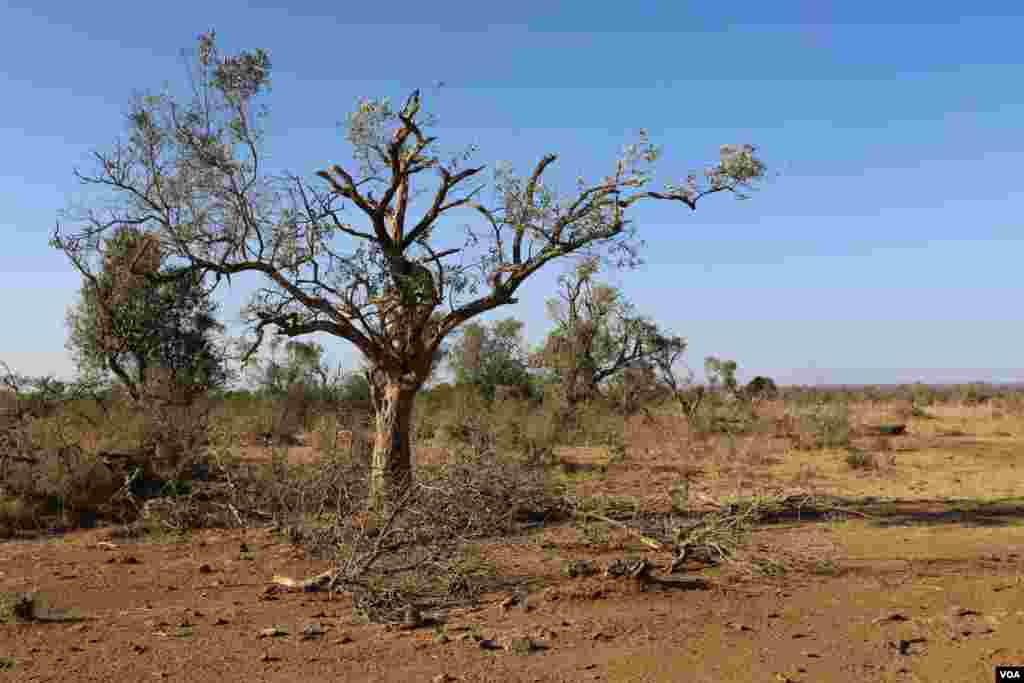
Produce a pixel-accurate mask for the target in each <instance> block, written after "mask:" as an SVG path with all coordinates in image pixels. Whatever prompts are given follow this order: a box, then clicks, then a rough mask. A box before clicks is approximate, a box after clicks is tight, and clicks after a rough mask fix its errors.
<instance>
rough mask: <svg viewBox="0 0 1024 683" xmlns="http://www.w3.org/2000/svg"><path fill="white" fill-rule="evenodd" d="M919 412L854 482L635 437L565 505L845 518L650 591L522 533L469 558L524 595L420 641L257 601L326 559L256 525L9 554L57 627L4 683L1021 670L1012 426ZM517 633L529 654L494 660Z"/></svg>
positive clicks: (16, 655) (854, 675) (105, 535)
mask: <svg viewBox="0 0 1024 683" xmlns="http://www.w3.org/2000/svg"><path fill="white" fill-rule="evenodd" d="M880 411H881V412H880ZM933 414H934V416H935V419H911V420H909V421H907V422H908V434H907V435H905V436H898V437H892V438H891V439H887V440H885V442H884V443H882V442H881V441H878V440H874V441H866V442H865V444H864V447H865V448H866V449H869V450H872V451H873V452H874V451H877V457H878V462H879V464H878V467H877V468H876V469H869V470H854V469H851V468H850V467H849V466H848V465H847V464H846V462H845V460H844V457H843V454H842V453H840V452H838V451H835V452H832V451H795V450H790V449H788V448H787V447H786V446H785V444H783V443H781V442H778V443H777V442H775V441H774V440H772V439H768V438H764V437H751V438H745V437H744V438H740V439H737V440H736V441H735V442H732V443H730V444H727V445H722V444H719V445H717V446H715V447H714V448H711V449H709V450H705V451H699V450H697V451H694V452H693V453H690V454H689V455H688V456H686V457H685V458H683V457H682V456H680V455H679V454H678V453H673V452H671V450H670V449H668V448H667V447H666V446H665V444H667V443H670V442H671V439H670V438H668V436H666V434H664V433H661V432H656V430H654V429H653V428H651V427H645V426H642V425H639V424H638V425H632V424H631V425H630V428H631V430H632V432H631V437H630V448H629V450H628V451H627V455H626V458H625V459H624V460H622V461H621V462H618V463H615V464H611V465H609V466H608V468H607V470H606V471H603V472H602V471H600V470H595V471H587V470H585V471H583V472H577V473H575V474H572V475H567V477H569V479H570V481H571V483H572V485H574V486H575V487H576V488H577V489H578V491H579V492H581V493H587V494H597V493H605V494H608V495H619V496H632V497H633V498H634V499H635V501H636V502H637V504H638V505H640V506H642V507H645V508H649V509H657V508H660V507H663V506H664V505H665V504H666V501H668V500H669V490H670V489H671V488H672V487H673V486H675V485H678V483H679V481H680V480H681V479H682V478H684V477H685V476H687V475H689V476H690V477H691V485H690V497H691V499H692V500H697V501H699V500H702V499H703V497H705V496H706V497H711V498H717V499H721V498H722V497H725V496H730V495H740V496H746V495H752V494H753V493H756V492H758V491H766V490H772V491H793V492H805V493H806V492H810V493H813V494H814V495H818V496H842V497H843V498H844V500H845V502H843V503H842V504H841V505H840V507H841V508H842V510H841V511H840V512H839V513H837V514H831V515H829V516H827V517H822V516H820V515H808V516H807V517H806V518H803V517H802V518H800V519H795V518H790V519H785V520H781V521H778V522H776V523H773V524H768V525H764V526H761V527H759V528H758V529H757V530H756V531H755V532H754V533H753V535H752V536H751V538H750V539H749V542H748V543H747V544H746V546H745V550H744V552H746V553H749V554H753V555H759V556H762V557H767V558H772V559H774V560H777V561H778V562H779V563H780V565H779V566H778V571H776V572H762V573H756V574H753V573H750V572H749V571H741V570H740V568H739V567H734V566H732V565H730V564H728V563H727V564H724V565H722V566H720V567H715V568H710V569H705V570H694V571H691V572H689V573H684V574H682V575H679V576H678V577H677V578H674V579H672V580H666V581H664V582H654V583H648V584H641V583H638V582H636V581H633V580H630V579H625V580H623V579H615V578H604V577H602V576H597V577H588V578H569V577H567V576H566V575H565V573H564V571H563V569H564V566H565V562H566V560H570V559H591V560H603V559H606V558H611V557H615V556H621V555H622V553H623V552H624V551H627V550H628V551H630V552H642V550H643V546H636V544H634V542H633V541H632V540H631V538H630V537H628V536H626V535H623V534H622V533H620V532H619V531H617V530H615V529H606V530H605V531H604V532H603V536H600V537H599V538H595V537H594V536H593V535H590V536H587V535H585V534H583V533H581V531H580V529H579V528H578V527H577V526H574V525H572V524H562V525H555V526H550V527H545V528H539V529H534V530H532V531H530V532H529V533H526V534H524V535H522V536H520V537H517V538H513V539H501V541H500V542H498V541H494V542H490V543H488V544H486V545H485V547H484V548H483V550H482V552H483V554H485V555H486V556H487V558H488V559H489V560H491V561H492V562H494V564H495V566H496V567H497V571H498V573H499V574H501V575H502V576H503V577H506V578H512V579H515V578H517V577H518V578H520V579H522V581H521V582H520V584H521V585H525V586H529V591H528V593H527V594H520V595H518V596H517V597H518V600H517V601H515V604H510V603H511V601H508V600H507V598H509V597H512V594H511V593H509V592H499V593H494V594H489V595H488V596H486V599H485V600H484V601H482V603H481V604H480V605H479V606H478V607H476V608H473V609H471V610H457V611H454V612H451V613H448V614H447V615H446V616H445V617H444V623H443V624H441V623H436V624H434V625H427V626H423V627H420V628H413V629H406V628H402V627H399V626H393V625H387V626H384V625H374V624H365V623H360V622H359V621H358V620H357V619H356V617H355V616H354V613H353V611H352V609H351V605H350V602H349V600H348V599H347V598H345V597H339V596H335V597H334V598H333V599H331V598H329V597H328V596H327V595H326V594H323V593H301V592H276V591H273V590H268V586H270V583H269V582H270V577H272V576H273V575H275V574H284V575H288V576H295V577H305V576H309V575H311V574H315V573H317V572H320V571H322V570H323V569H325V568H326V567H325V565H324V564H323V563H314V562H309V561H306V560H304V559H302V558H301V556H300V555H299V554H298V551H296V550H295V549H294V548H293V547H292V546H290V545H289V544H288V543H287V542H286V541H285V540H284V539H283V538H281V537H280V536H275V535H273V534H272V533H270V531H269V530H252V531H247V532H242V531H220V530H218V531H197V532H194V533H192V534H191V535H190V536H188V537H185V538H184V539H182V538H178V537H174V536H166V537H151V538H144V539H142V540H124V539H111V538H110V532H109V530H106V529H94V530H88V531H78V532H73V533H68V534H66V535H63V536H55V537H49V538H45V539H35V540H11V541H6V542H2V543H0V592H4V593H10V592H15V591H36V592H37V593H38V595H41V596H43V597H44V598H45V599H46V601H47V602H48V603H49V604H50V605H51V606H52V607H53V609H54V615H55V618H54V620H53V621H35V622H32V623H6V624H0V680H12V681H13V680H17V681H104V682H107V681H147V680H168V681H190V682H193V683H194V682H196V681H207V680H210V681H214V680H215V681H225V682H226V681H328V680H330V681H337V680H342V681H496V682H497V681H691V682H699V681H707V682H717V681H722V682H726V681H801V682H802V681H807V682H810V681H814V682H817V683H822V682H828V681H844V682H845V681H936V682H940V681H941V682H946V681H951V682H969V681H991V680H994V674H993V671H994V667H995V666H996V665H999V664H1004V665H1005V664H1016V665H1024V582H1022V579H1021V577H1022V574H1024V525H1022V524H1021V520H1022V514H1024V466H1022V467H1018V466H1017V465H1018V463H1019V462H1024V459H1022V456H1024V420H1021V419H1020V418H1014V417H1007V416H1004V415H1001V414H999V413H998V412H996V411H993V410H991V409H986V408H983V407H982V408H976V409H974V408H957V409H952V408H950V409H935V410H934V411H933ZM885 419H887V416H886V415H885V414H884V411H882V409H875V408H872V407H870V406H867V407H864V408H863V410H862V411H861V413H860V414H858V415H857V420H859V421H860V422H862V423H870V422H880V421H884V420H885ZM243 543H244V544H245V546H246V548H245V550H246V552H241V551H242V548H241V545H242V544H243ZM650 559H651V561H652V562H654V563H655V564H656V565H659V564H660V565H664V564H665V562H664V560H665V558H663V557H658V556H657V553H653V552H652V553H650ZM655 573H656V574H657V571H656V572H655ZM61 610H68V611H69V613H70V614H71V615H73V616H75V617H76V618H75V619H72V620H65V619H61V618H59V617H60V615H61V614H62V612H61ZM273 627H277V629H278V630H277V631H276V632H275V633H276V634H275V635H266V633H268V632H266V631H265V630H266V629H271V628H273ZM520 636H526V637H529V638H531V639H532V640H533V641H534V642H536V643H537V644H538V645H539V646H540V649H538V650H536V651H533V652H530V653H517V652H516V651H515V648H514V647H513V648H504V647H502V644H504V643H509V642H510V641H511V639H514V638H516V637H520ZM481 638H482V639H483V640H482V642H479V641H480V639H481ZM491 641H493V642H494V644H495V647H494V648H493V649H489V648H487V647H486V645H488V644H490V643H491ZM481 645H484V647H482V646H481Z"/></svg>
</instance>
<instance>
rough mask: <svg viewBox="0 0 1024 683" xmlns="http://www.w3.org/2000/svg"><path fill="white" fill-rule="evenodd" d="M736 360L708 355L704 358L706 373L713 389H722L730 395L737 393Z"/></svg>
mask: <svg viewBox="0 0 1024 683" xmlns="http://www.w3.org/2000/svg"><path fill="white" fill-rule="evenodd" d="M736 369H737V365H736V361H734V360H726V359H720V358H715V357H714V356H708V357H707V358H705V359H704V375H705V377H707V380H708V385H709V386H710V387H711V388H712V389H720V390H722V391H724V392H725V393H726V394H728V395H736V393H737V391H738V388H739V384H737V382H736Z"/></svg>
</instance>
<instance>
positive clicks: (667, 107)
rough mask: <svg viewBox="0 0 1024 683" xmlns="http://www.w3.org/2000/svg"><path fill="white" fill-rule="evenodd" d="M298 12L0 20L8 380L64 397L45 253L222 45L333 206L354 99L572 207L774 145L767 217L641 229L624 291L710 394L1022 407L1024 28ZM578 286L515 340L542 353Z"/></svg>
mask: <svg viewBox="0 0 1024 683" xmlns="http://www.w3.org/2000/svg"><path fill="white" fill-rule="evenodd" d="M292 4H295V5H297V6H300V7H301V9H292V8H286V7H285V6H283V4H282V6H274V5H272V4H270V3H267V2H254V3H249V4H241V3H237V2H233V1H230V0H228V1H222V2H216V3H202V4H200V3H197V2H192V1H191V0H182V1H180V2H177V3H174V4H173V5H160V4H156V5H152V4H150V5H146V7H145V10H144V11H142V10H140V7H141V6H140V5H139V4H138V3H119V2H106V3H63V2H60V3H57V2H51V3H45V2H40V3H34V4H33V3H28V2H24V1H21V0H19V1H18V2H7V3H5V4H3V5H0V62H2V63H3V64H4V65H5V67H6V70H5V72H4V73H0V93H2V94H3V95H2V101H3V106H2V107H0V149H3V153H2V154H0V209H2V210H0V233H2V235H3V242H2V244H3V247H2V248H0V302H2V303H0V305H2V307H3V309H4V310H3V319H4V320H6V321H7V322H6V323H5V324H4V327H5V328H6V332H5V333H4V334H3V335H2V336H0V360H3V361H6V362H7V363H8V364H10V365H11V366H12V367H13V368H14V369H16V370H18V371H20V372H24V373H28V374H45V373H51V372H52V373H55V374H57V375H61V376H67V375H70V374H71V371H72V366H71V363H70V360H69V358H68V356H67V353H66V351H65V350H64V339H65V328H64V314H65V309H66V307H67V306H68V305H69V304H70V303H71V301H72V300H73V297H74V295H75V292H76V290H77V287H78V286H79V280H78V277H77V276H76V274H75V273H74V272H73V271H72V269H71V267H70V265H69V264H68V263H67V262H66V261H65V260H64V258H63V256H62V255H61V254H60V253H59V252H56V251H54V250H51V249H49V248H48V247H47V244H46V242H47V238H48V235H49V233H50V231H51V229H52V227H53V225H54V222H55V220H56V219H57V216H58V212H59V211H60V210H61V209H64V208H67V207H68V205H69V202H71V201H73V200H84V199H88V198H89V197H90V195H88V194H83V193H82V192H81V189H80V187H79V186H78V184H77V183H76V181H75V179H74V177H73V175H72V169H73V168H75V167H79V168H83V169H88V168H89V164H88V154H89V152H90V150H93V149H105V148H107V147H108V146H109V145H110V144H111V143H112V142H113V141H114V139H115V138H116V137H117V136H118V135H119V134H120V133H121V132H122V130H123V113H124V111H125V106H126V104H127V102H128V99H129V96H130V95H131V93H132V91H133V90H135V89H154V90H155V89H159V88H160V87H161V85H162V84H163V83H164V82H168V81H169V82H172V83H175V84H181V83H183V82H184V76H185V71H184V66H183V64H182V62H181V59H180V57H179V51H180V50H181V49H182V48H191V47H193V46H194V45H195V37H196V36H197V35H198V34H199V33H200V32H202V31H205V30H208V29H210V28H215V29H216V30H217V33H218V39H219V43H220V44H221V46H222V48H223V49H224V50H225V51H226V52H235V51H238V50H241V49H254V48H256V47H262V48H264V49H266V50H268V51H269V52H270V55H271V58H272V60H273V63H274V70H273V86H272V91H271V93H270V94H269V96H268V97H267V98H266V99H265V102H266V103H267V104H268V105H269V106H270V108H271V118H270V120H269V133H270V139H269V151H270V154H271V160H272V164H273V165H274V166H275V167H276V168H281V169H289V170H292V171H296V172H299V173H302V174H305V175H307V177H309V178H311V179H312V180H313V181H314V182H315V180H316V179H315V178H314V177H313V172H314V171H315V170H317V169H318V168H322V167H323V166H324V165H325V164H328V163H345V162H346V161H348V160H349V156H348V149H347V147H346V145H345V143H344V141H343V139H342V138H341V136H340V134H339V129H338V123H339V122H340V121H341V120H342V119H343V118H344V116H345V114H346V113H347V112H349V111H351V110H352V108H353V106H354V103H355V102H356V100H357V99H358V98H359V97H364V96H390V97H391V98H392V100H393V101H401V100H403V99H404V98H405V96H406V95H407V94H408V93H409V92H410V91H411V90H412V89H413V88H422V89H423V92H424V107H425V108H426V109H427V110H430V111H433V112H436V113H437V114H438V116H439V117H440V126H439V128H438V129H437V131H436V132H437V133H438V134H439V135H440V137H441V141H442V142H443V143H445V144H447V145H451V146H453V147H458V146H462V145H465V144H468V143H476V144H478V145H479V147H480V152H479V153H478V155H477V156H476V157H475V160H476V161H477V162H478V163H485V164H487V165H488V167H489V168H490V167H493V163H494V162H495V161H499V160H508V161H510V162H512V164H513V165H514V167H515V168H516V170H517V171H520V172H528V171H529V169H530V167H531V166H532V165H533V164H534V163H536V161H537V160H538V159H539V158H540V156H541V155H542V154H544V153H547V152H555V153H558V154H559V161H558V162H557V164H556V165H555V166H554V167H552V173H551V174H550V175H551V178H552V179H554V180H556V181H558V184H559V185H560V186H561V187H562V188H564V189H566V190H570V189H571V183H572V180H573V179H574V178H575V177H576V175H578V174H580V173H584V174H586V175H588V176H589V177H591V178H594V177H600V176H602V175H604V174H605V173H607V172H609V171H610V170H611V169H612V164H613V163H614V160H615V158H616V157H617V155H618V153H619V152H620V150H621V148H622V146H623V145H624V144H628V143H630V142H633V141H634V139H635V137H634V135H635V133H636V131H637V130H638V129H640V128H646V129H647V130H648V131H649V132H650V133H651V136H652V140H653V142H655V143H656V144H659V145H662V146H663V148H664V152H665V153H664V156H663V157H662V159H661V160H660V161H659V164H658V175H657V179H658V180H659V181H669V180H676V179H679V178H681V177H684V176H685V174H686V173H687V172H688V171H689V170H691V169H699V168H702V167H703V166H704V165H706V164H707V163H708V162H712V161H714V160H715V158H716V156H717V150H718V146H719V145H720V144H723V143H733V142H736V143H744V142H750V143H753V144H756V145H758V146H759V147H760V149H761V153H762V155H763V158H764V159H765V160H766V162H767V163H768V164H769V166H770V169H771V171H772V174H773V177H772V178H771V180H770V182H768V183H766V184H765V185H764V187H763V188H762V190H761V191H760V192H758V193H757V194H756V195H755V196H754V197H753V198H752V199H751V200H750V201H747V202H736V201H733V200H732V199H729V198H726V197H721V196H718V197H711V198H708V200H706V201H705V202H704V203H703V204H702V205H701V206H700V208H699V210H698V211H697V212H696V213H691V212H689V210H686V209H685V208H683V207H681V206H677V205H671V206H661V205H659V206H648V207H646V208H644V209H642V210H641V211H639V212H637V213H636V214H635V216H634V217H635V218H636V219H637V222H638V224H639V227H640V228H641V234H642V235H643V237H644V238H645V240H646V242H647V246H646V249H645V250H644V257H645V259H646V261H647V263H646V265H645V266H644V267H642V268H641V269H639V270H635V271H625V272H618V273H609V274H608V276H607V279H608V280H610V281H611V282H613V283H616V284H621V285H622V286H623V287H624V288H625V290H626V294H627V296H628V297H629V298H630V299H631V300H632V301H633V302H634V303H635V304H636V305H637V307H638V309H639V310H641V311H642V312H645V313H647V314H649V315H651V316H652V317H654V318H655V319H656V320H658V321H659V322H660V323H662V324H663V325H664V326H665V327H667V328H669V329H671V330H673V331H674V332H676V333H678V334H682V335H684V336H686V337H687V338H688V339H689V340H690V351H689V353H688V361H689V364H690V365H691V366H692V367H694V368H695V369H696V368H699V367H700V365H701V363H702V359H703V358H704V356H706V355H709V354H713V355H718V356H724V357H727V358H734V359H735V360H737V361H738V363H739V365H740V368H741V370H742V371H744V372H743V374H744V376H746V377H750V376H752V375H753V374H767V375H771V376H774V377H776V378H778V379H779V380H780V381H783V382H800V383H813V382H847V383H861V382H863V383H887V382H905V381H915V380H921V381H970V380H996V381H999V380H1018V381H1020V380H1024V344H1022V341H1024V315H1022V306H1021V303H1020V302H1021V301H1022V298H1024V297H1022V295H1024V285H1022V277H1021V273H1022V268H1021V266H1020V264H1021V261H1022V257H1024V230H1022V228H1024V218H1022V216H1024V175H1022V172H1021V169H1022V167H1024V135H1022V131H1024V89H1022V88H1021V82H1022V76H1024V64H1022V61H1024V57H1022V55H1024V52H1022V51H1021V49H1020V36H1021V35H1024V16H1022V15H1024V12H1022V11H1021V9H1019V3H1009V2H1007V3H996V2H988V3H986V2H975V3H969V4H964V3H956V4H954V3H941V2H928V3H924V2H903V3H894V2H887V3H884V4H883V3H881V2H859V3H825V2H821V0H816V1H813V2H787V1H783V0H780V1H779V2H772V3H763V2H741V3H732V6H731V7H728V8H725V9H716V8H715V7H714V3H689V2H673V3H668V2H661V3H654V2H635V3H626V4H625V5H620V7H629V8H630V9H629V10H627V11H622V10H618V11H616V12H614V13H613V12H611V11H604V10H601V9H599V8H601V7H602V5H600V4H599V3H597V4H595V3H592V2H563V3H558V2H544V3H540V2H532V1H525V2H517V3H473V4H469V3H462V2H460V3H445V2H438V3H416V4H413V3H409V4H407V5H403V4H402V3H388V4H386V5H374V4H370V3H361V4H360V3H338V2H330V3H326V2H303V3H292ZM833 5H841V6H842V8H841V9H840V8H836V7H833ZM965 12H966V13H967V14H965ZM438 80H441V81H444V83H445V86H444V87H443V88H442V89H441V90H440V91H439V92H437V91H435V90H433V89H432V88H431V84H432V83H434V82H435V81H438ZM559 273H560V269H559V268H558V267H557V266H555V267H552V268H551V269H550V270H549V271H548V272H545V273H542V274H541V276H540V277H539V278H538V279H536V280H535V281H533V282H530V283H528V285H527V286H526V287H525V288H524V290H521V292H522V296H521V303H520V304H518V305H516V306H514V307H509V308H506V309H502V310H501V311H499V312H498V316H499V317H503V316H505V315H514V316H516V317H518V318H520V319H522V320H524V321H525V322H526V324H527V336H528V338H529V341H530V342H532V343H536V342H538V341H540V339H541V338H542V337H543V335H544V333H545V332H546V330H547V329H548V323H547V321H546V320H545V317H544V305H543V300H544V298H545V297H546V296H549V295H550V294H551V293H552V291H553V286H554V282H555V278H556V277H557V276H558V275H559ZM253 282H254V281H253V280H248V281H247V280H243V281H241V282H240V284H241V286H239V287H236V288H235V289H234V290H232V291H231V292H230V293H227V294H226V295H225V298H224V303H225V307H224V309H223V313H224V315H225V316H226V317H228V318H229V319H230V318H231V317H234V316H235V315H236V314H237V309H238V306H239V304H240V303H241V302H242V301H244V299H245V295H246V286H251V285H252V283H253ZM492 317H495V316H492ZM319 341H321V342H323V343H325V345H326V346H327V347H328V349H329V350H330V351H331V353H332V355H333V356H334V358H335V359H337V360H339V361H341V362H342V363H343V364H345V365H347V366H349V367H352V366H354V364H355V363H356V360H357V359H356V357H355V355H354V354H353V353H352V351H351V347H349V346H348V345H347V344H346V343H332V342H331V341H330V340H329V339H319Z"/></svg>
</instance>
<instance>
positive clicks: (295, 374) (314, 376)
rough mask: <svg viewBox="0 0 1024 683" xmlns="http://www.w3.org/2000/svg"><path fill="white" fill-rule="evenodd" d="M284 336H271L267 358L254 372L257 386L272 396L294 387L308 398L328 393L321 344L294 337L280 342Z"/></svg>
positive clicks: (283, 394)
mask: <svg viewBox="0 0 1024 683" xmlns="http://www.w3.org/2000/svg"><path fill="white" fill-rule="evenodd" d="M285 339H286V337H280V336H275V337H272V338H271V340H270V356H269V358H267V359H266V362H264V363H263V364H261V365H259V366H256V368H255V369H254V372H253V375H254V378H253V379H254V380H255V385H256V387H257V388H258V389H259V390H260V391H261V392H262V393H264V394H265V395H267V396H271V397H275V398H280V397H282V396H285V395H287V394H288V393H289V391H294V390H296V389H299V390H301V391H302V392H303V393H304V394H305V395H308V396H310V397H313V396H323V395H325V394H326V393H328V391H329V387H330V384H331V373H330V368H328V366H327V363H326V362H325V361H324V358H323V354H324V348H323V346H321V345H320V344H317V343H316V342H303V341H295V340H291V341H287V342H284V343H283V344H282V342H283V341H284V340H285Z"/></svg>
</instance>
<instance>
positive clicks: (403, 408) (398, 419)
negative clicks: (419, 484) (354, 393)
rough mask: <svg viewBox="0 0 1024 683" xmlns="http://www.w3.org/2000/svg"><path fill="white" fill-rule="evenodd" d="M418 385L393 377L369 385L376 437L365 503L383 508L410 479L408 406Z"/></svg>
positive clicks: (409, 420) (381, 509)
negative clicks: (396, 379)
mask: <svg viewBox="0 0 1024 683" xmlns="http://www.w3.org/2000/svg"><path fill="white" fill-rule="evenodd" d="M417 389H418V387H416V386H410V385H408V384H405V383H402V382H396V381H392V380H389V381H386V382H384V383H383V386H378V387H375V388H374V389H371V392H372V393H373V394H374V397H373V403H374V409H375V411H376V438H375V440H374V444H373V453H372V455H371V456H370V495H369V507H370V508H371V509H374V510H378V511H382V512H386V511H389V510H390V509H391V506H392V504H393V503H394V502H395V501H396V499H397V498H398V497H399V496H401V494H402V492H403V491H404V490H405V489H406V487H407V486H408V485H409V484H411V483H412V448H411V428H412V408H413V403H414V401H415V398H416V390H417Z"/></svg>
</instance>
